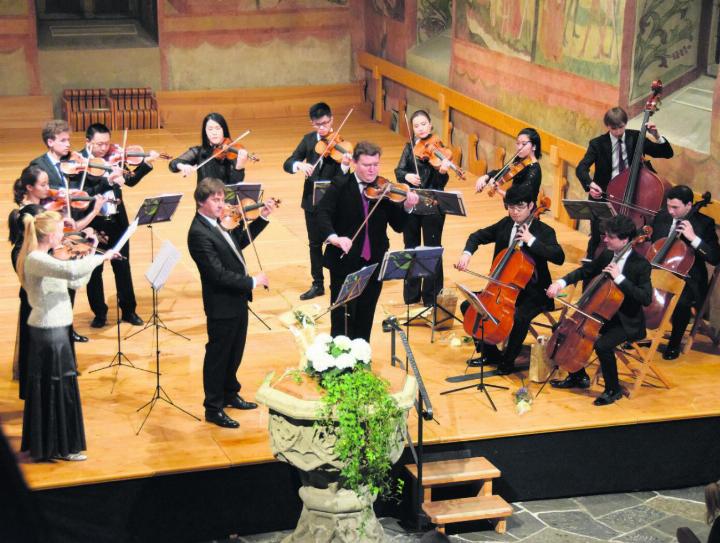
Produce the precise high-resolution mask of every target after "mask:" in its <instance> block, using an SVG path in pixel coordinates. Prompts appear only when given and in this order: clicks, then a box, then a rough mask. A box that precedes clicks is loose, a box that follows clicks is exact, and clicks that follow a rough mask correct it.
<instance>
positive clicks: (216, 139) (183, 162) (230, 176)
mask: <svg viewBox="0 0 720 543" xmlns="http://www.w3.org/2000/svg"><path fill="white" fill-rule="evenodd" d="M200 137H201V140H202V144H201V145H196V146H195V147H190V149H188V150H187V151H185V152H184V153H183V154H182V155H180V156H179V157H177V158H175V159H174V160H171V161H170V163H169V164H168V167H169V168H170V171H171V172H173V173H178V172H181V173H182V175H183V177H187V176H188V175H190V174H191V173H193V172H195V171H196V173H197V182H198V183H199V182H200V181H201V180H203V179H205V178H206V177H212V178H214V179H220V180H221V181H222V182H223V183H225V184H226V185H234V184H235V183H242V182H243V180H244V179H245V164H246V163H247V161H248V152H247V150H245V149H238V151H237V157H236V158H234V159H231V158H228V157H227V156H224V155H221V157H220V158H217V159H213V160H210V161H208V162H206V163H205V164H204V165H203V166H201V167H200V168H197V166H199V165H200V164H201V163H203V162H205V161H206V160H207V159H208V158H210V157H211V156H212V155H213V154H214V153H217V152H219V151H221V150H222V145H223V142H225V140H227V139H231V138H230V129H229V128H228V124H227V121H226V120H225V117H223V116H222V115H220V114H219V113H209V114H208V115H207V116H206V117H205V118H204V119H203V122H202V129H201V131H200Z"/></svg>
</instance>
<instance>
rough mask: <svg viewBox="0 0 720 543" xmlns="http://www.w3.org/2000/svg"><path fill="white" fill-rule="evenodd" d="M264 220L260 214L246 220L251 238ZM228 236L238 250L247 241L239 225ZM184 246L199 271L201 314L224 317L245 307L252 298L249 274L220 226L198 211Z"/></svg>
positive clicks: (236, 313)
mask: <svg viewBox="0 0 720 543" xmlns="http://www.w3.org/2000/svg"><path fill="white" fill-rule="evenodd" d="M267 224H268V222H267V221H266V220H265V219H263V218H258V219H256V220H254V221H253V222H251V223H250V233H251V234H252V237H253V240H254V239H255V238H256V237H257V235H258V234H260V232H262V231H263V230H264V229H265V227H266V226H267ZM230 237H231V238H232V239H233V241H234V242H235V246H236V247H237V249H238V251H239V252H240V253H241V254H242V249H243V248H245V247H247V246H248V245H249V244H250V239H249V238H248V235H247V232H246V231H245V230H244V229H243V228H242V227H240V226H239V227H237V228H235V229H234V230H232V231H231V232H230ZM188 249H189V250H190V256H191V257H192V259H193V260H194V261H195V264H197V267H198V270H199V271H200V281H201V283H202V297H203V307H204V309H205V315H207V316H208V318H213V319H228V318H234V317H237V316H239V315H240V314H241V313H242V312H243V311H247V303H248V301H252V288H253V280H252V277H250V276H249V275H248V274H247V270H246V269H245V267H244V266H243V265H242V263H241V262H240V260H238V257H237V256H236V255H235V253H234V252H233V250H232V248H231V247H230V246H229V245H228V243H227V241H226V240H225V238H224V237H223V235H222V234H221V233H220V230H219V229H218V228H215V227H213V226H212V225H211V224H210V223H209V222H208V221H207V220H206V219H205V218H204V217H202V216H200V214H198V213H196V214H195V218H194V219H193V221H192V224H191V225H190V231H189V232H188Z"/></svg>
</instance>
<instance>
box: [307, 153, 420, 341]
mask: <svg viewBox="0 0 720 543" xmlns="http://www.w3.org/2000/svg"><path fill="white" fill-rule="evenodd" d="M380 154H381V150H380V147H378V146H377V145H375V144H374V143H370V142H367V141H361V142H359V143H358V144H357V145H356V146H355V149H354V151H353V167H354V169H355V173H352V174H345V175H341V176H339V177H336V178H335V179H333V181H332V184H331V185H330V188H329V189H328V191H327V193H326V194H325V196H324V197H323V199H322V200H321V201H320V205H319V206H318V227H319V231H320V235H321V238H322V239H324V240H326V241H327V244H328V245H327V248H326V249H325V255H324V264H325V267H326V268H328V269H329V270H330V301H331V302H332V303H334V302H335V300H336V299H337V296H338V294H339V293H340V287H341V286H342V284H343V282H344V281H345V277H346V276H347V275H348V274H349V273H352V272H355V271H358V270H359V269H360V268H362V267H364V266H367V265H370V264H374V263H379V262H380V261H382V259H383V255H384V254H385V253H386V252H387V250H388V248H389V247H390V241H389V240H388V237H387V227H388V224H389V225H390V226H391V227H392V228H393V230H395V231H396V232H398V233H400V232H402V229H403V227H404V226H405V222H406V220H407V216H408V212H410V211H412V208H413V207H414V206H415V204H417V203H418V201H419V198H418V195H417V194H415V193H414V192H409V193H408V195H407V199H406V200H405V202H404V204H402V205H401V204H396V203H393V202H391V201H390V200H388V199H386V198H383V199H381V200H369V199H367V198H366V197H365V195H364V194H363V190H364V188H365V187H367V186H368V185H372V184H373V183H374V182H375V180H376V179H377V177H378V172H379V168H380ZM375 208H377V209H375ZM403 208H404V209H403ZM373 209H375V211H374V212H373V213H372V215H371V216H370V219H369V220H368V221H367V224H366V227H364V228H363V229H362V230H361V231H360V233H359V234H358V236H357V237H356V238H355V240H354V242H353V241H352V239H351V238H352V237H353V235H355V232H357V231H358V229H359V227H360V225H361V224H362V223H363V221H364V220H365V217H367V216H368V215H369V213H370V212H371V211H373ZM378 273H379V267H378V269H376V270H375V273H374V274H373V275H372V277H371V278H370V281H369V282H368V285H367V287H366V288H365V290H364V291H363V293H362V294H361V295H360V296H359V297H358V298H356V299H354V300H353V301H352V302H350V303H349V304H348V308H347V311H348V329H347V335H348V336H349V337H350V338H352V339H355V338H363V339H365V340H367V341H369V340H370V331H371V329H372V322H373V318H374V316H375V306H376V305H377V301H378V298H379V297H380V291H381V290H382V283H381V282H380V281H378ZM330 318H331V330H330V333H331V334H332V335H333V336H336V335H339V334H345V311H344V309H343V308H342V307H339V308H337V309H334V310H333V311H332V313H331V317H330Z"/></svg>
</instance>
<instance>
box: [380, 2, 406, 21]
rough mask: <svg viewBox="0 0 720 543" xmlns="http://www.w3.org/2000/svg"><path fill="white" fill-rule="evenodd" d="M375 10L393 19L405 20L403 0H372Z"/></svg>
mask: <svg viewBox="0 0 720 543" xmlns="http://www.w3.org/2000/svg"><path fill="white" fill-rule="evenodd" d="M372 5H373V8H374V9H375V11H376V12H377V13H378V14H380V15H384V16H385V17H390V18H391V19H394V20H395V21H400V22H402V21H404V20H405V0H372Z"/></svg>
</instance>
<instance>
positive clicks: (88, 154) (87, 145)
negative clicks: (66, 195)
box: [68, 143, 90, 192]
mask: <svg viewBox="0 0 720 543" xmlns="http://www.w3.org/2000/svg"><path fill="white" fill-rule="evenodd" d="M85 153H86V154H87V159H86V160H85V171H84V172H83V176H82V179H81V180H80V190H82V189H83V188H85V180H86V179H87V174H88V170H89V169H90V144H89V143H87V144H85ZM68 192H70V191H69V190H68Z"/></svg>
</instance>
